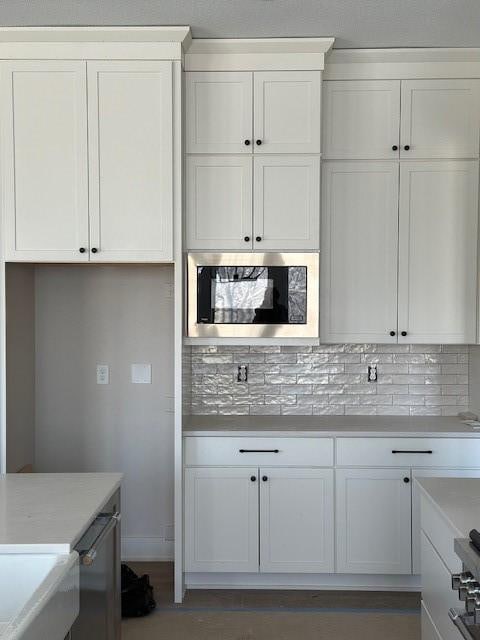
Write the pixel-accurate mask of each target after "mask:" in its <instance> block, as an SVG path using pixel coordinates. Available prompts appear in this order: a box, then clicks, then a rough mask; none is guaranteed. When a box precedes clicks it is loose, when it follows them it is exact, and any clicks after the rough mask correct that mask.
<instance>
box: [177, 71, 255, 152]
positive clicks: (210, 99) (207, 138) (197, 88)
mask: <svg viewBox="0 0 480 640" xmlns="http://www.w3.org/2000/svg"><path fill="white" fill-rule="evenodd" d="M185 75H186V96H187V98H186V125H187V126H186V131H187V133H186V145H187V153H251V151H252V145H253V141H252V110H253V96H252V82H253V80H252V73H251V72H250V71H246V72H239V73H237V72H235V73H233V72H224V73H223V72H218V71H202V72H198V71H192V72H188V73H186V74H185Z"/></svg>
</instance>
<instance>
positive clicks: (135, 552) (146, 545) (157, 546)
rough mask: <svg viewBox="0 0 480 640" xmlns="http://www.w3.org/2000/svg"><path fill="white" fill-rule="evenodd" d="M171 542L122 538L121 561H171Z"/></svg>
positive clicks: (162, 539)
mask: <svg viewBox="0 0 480 640" xmlns="http://www.w3.org/2000/svg"><path fill="white" fill-rule="evenodd" d="M173 545H174V543H173V540H165V539H164V538H137V537H135V538H134V537H128V536H123V537H122V560H125V561H126V562H128V561H130V562H135V561H137V562H140V561H143V562H168V561H172V560H173Z"/></svg>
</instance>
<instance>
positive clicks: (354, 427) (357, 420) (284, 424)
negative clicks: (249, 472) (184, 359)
mask: <svg viewBox="0 0 480 640" xmlns="http://www.w3.org/2000/svg"><path fill="white" fill-rule="evenodd" d="M265 434H268V435H272V436H281V435H284V436H285V435H288V436H292V435H295V436H309V437H312V436H314V437H315V436H317V437H325V436H353V437H355V436H384V437H385V436H394V437H402V436H410V437H412V436H413V437H415V436H418V437H424V438H426V437H444V438H447V437H455V438H467V437H470V438H471V437H474V438H480V430H479V429H473V428H472V427H471V426H469V425H466V424H464V423H463V422H462V421H461V420H460V419H459V418H457V417H453V418H446V417H427V416H418V417H416V416H411V417H404V416H219V415H215V416H184V419H183V435H185V436H231V435H236V436H243V435H244V436H251V437H252V436H262V435H265Z"/></svg>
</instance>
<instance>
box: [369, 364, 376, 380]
mask: <svg viewBox="0 0 480 640" xmlns="http://www.w3.org/2000/svg"><path fill="white" fill-rule="evenodd" d="M368 381H369V382H376V381H377V365H376V364H370V365H368Z"/></svg>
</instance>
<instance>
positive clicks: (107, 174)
mask: <svg viewBox="0 0 480 640" xmlns="http://www.w3.org/2000/svg"><path fill="white" fill-rule="evenodd" d="M87 84H88V90H87ZM1 91H2V120H1V131H2V164H1V171H2V185H3V186H2V190H3V209H4V219H5V226H6V238H5V256H6V259H7V260H15V261H34V262H42V261H44V262H52V261H53V262H85V261H96V262H100V261H108V262H112V261H113V262H128V261H136V262H148V261H171V260H172V259H173V234H172V227H173V189H174V185H173V151H172V148H173V115H172V114H173V83H172V62H170V61H167V62H164V61H157V62H150V61H142V60H140V61H115V60H113V61H105V62H85V61H78V62H75V61H74V62H65V61H48V60H42V61H37V62H30V61H15V62H3V63H2V75H1ZM87 141H88V142H87Z"/></svg>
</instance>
